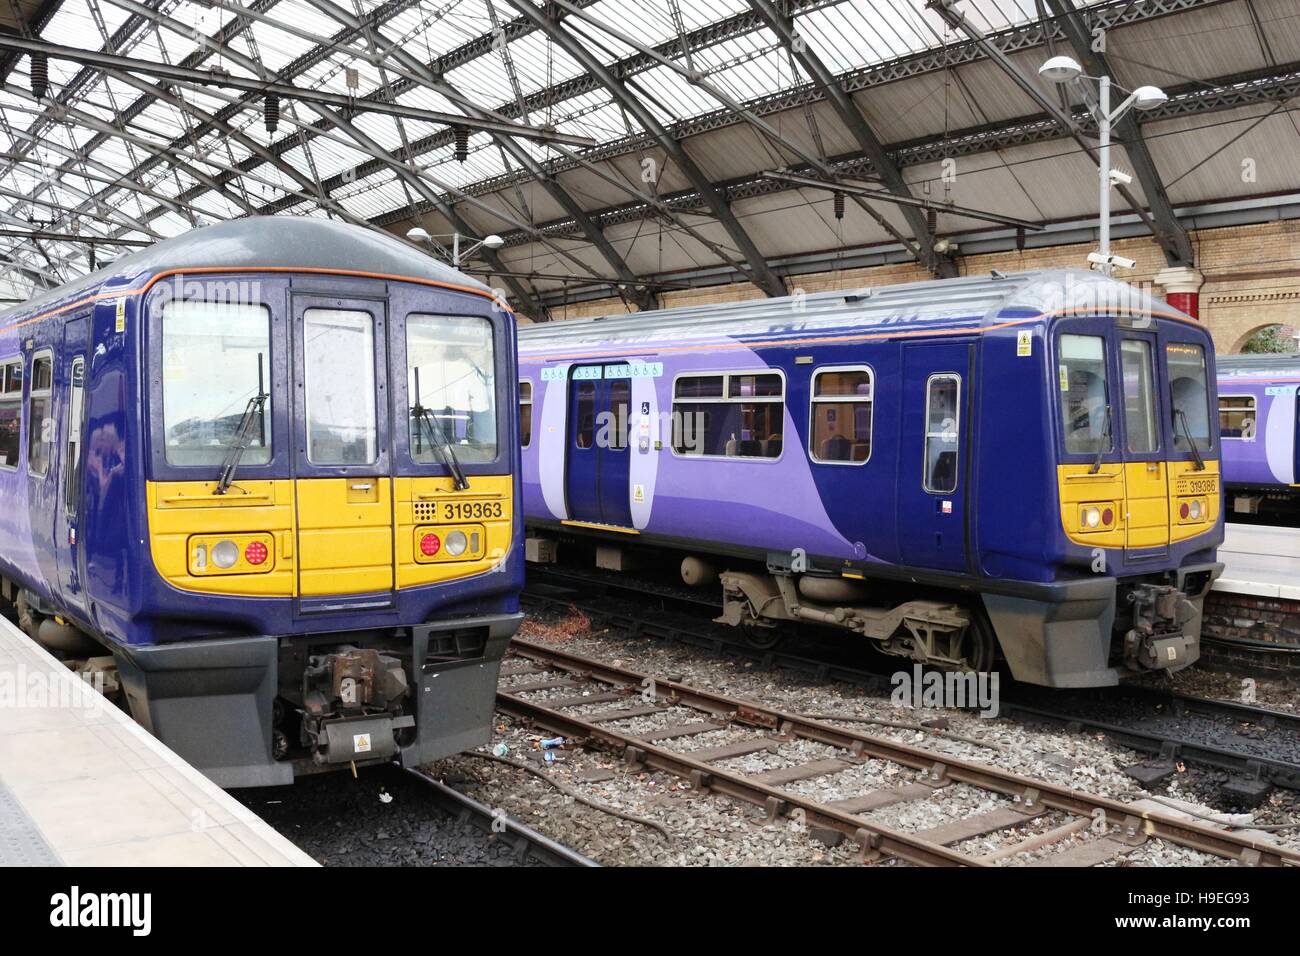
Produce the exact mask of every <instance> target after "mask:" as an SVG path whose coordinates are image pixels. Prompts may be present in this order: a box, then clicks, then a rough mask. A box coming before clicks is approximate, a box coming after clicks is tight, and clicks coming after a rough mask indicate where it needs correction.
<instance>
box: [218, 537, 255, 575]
mask: <svg viewBox="0 0 1300 956" xmlns="http://www.w3.org/2000/svg"><path fill="white" fill-rule="evenodd" d="M263 560H265V559H263ZM238 561H239V545H237V544H235V542H233V541H230V540H226V541H218V542H217V543H216V544H214V545H213V546H212V563H213V564H215V565H216V566H217V567H219V568H221V570H223V571H226V570H229V569H230V568H233V567H234V566H235V564H236V563H238Z"/></svg>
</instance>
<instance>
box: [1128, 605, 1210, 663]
mask: <svg viewBox="0 0 1300 956" xmlns="http://www.w3.org/2000/svg"><path fill="white" fill-rule="evenodd" d="M1128 600H1129V603H1130V604H1131V605H1132V609H1133V610H1132V613H1133V626H1132V627H1131V628H1130V629H1129V630H1128V632H1127V633H1126V634H1125V635H1124V663H1125V665H1126V666H1127V667H1128V668H1129V669H1131V670H1181V669H1182V668H1184V667H1186V666H1187V665H1188V664H1190V663H1192V662H1193V661H1195V660H1196V657H1197V656H1198V654H1197V653H1196V652H1198V651H1199V641H1198V640H1197V636H1196V634H1195V632H1192V634H1191V635H1189V634H1188V633H1187V630H1186V625H1187V624H1188V623H1189V622H1191V621H1192V620H1193V619H1195V618H1196V616H1197V613H1198V612H1197V608H1196V605H1195V604H1193V603H1192V602H1191V601H1190V600H1188V599H1187V596H1186V595H1184V594H1183V592H1182V591H1180V590H1179V589H1178V588H1175V587H1171V586H1169V585H1163V584H1139V585H1135V586H1134V587H1133V588H1132V589H1131V590H1130V591H1129V592H1128Z"/></svg>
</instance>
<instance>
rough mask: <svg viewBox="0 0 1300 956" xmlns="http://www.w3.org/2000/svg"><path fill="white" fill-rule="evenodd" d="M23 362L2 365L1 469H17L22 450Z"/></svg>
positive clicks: (0, 376) (0, 388) (0, 375)
mask: <svg viewBox="0 0 1300 956" xmlns="http://www.w3.org/2000/svg"><path fill="white" fill-rule="evenodd" d="M22 430H23V360H22V359H14V360H13V361H11V362H4V363H2V364H0V468H17V467H18V453H19V450H20V449H21V448H22Z"/></svg>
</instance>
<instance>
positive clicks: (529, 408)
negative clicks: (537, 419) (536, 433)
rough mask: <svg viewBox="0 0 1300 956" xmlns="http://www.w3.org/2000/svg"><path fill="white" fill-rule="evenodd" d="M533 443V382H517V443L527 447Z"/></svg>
mask: <svg viewBox="0 0 1300 956" xmlns="http://www.w3.org/2000/svg"><path fill="white" fill-rule="evenodd" d="M532 443H533V383H532V382H520V383H519V445H520V447H521V448H527V447H528V446H529V445H531V444H532Z"/></svg>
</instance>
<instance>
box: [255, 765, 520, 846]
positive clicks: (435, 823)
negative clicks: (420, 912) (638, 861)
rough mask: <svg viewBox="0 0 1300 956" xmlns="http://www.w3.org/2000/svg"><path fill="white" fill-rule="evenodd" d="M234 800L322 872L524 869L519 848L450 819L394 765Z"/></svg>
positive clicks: (266, 789) (260, 791)
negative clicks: (394, 868)
mask: <svg viewBox="0 0 1300 956" xmlns="http://www.w3.org/2000/svg"><path fill="white" fill-rule="evenodd" d="M231 794H232V795H233V796H234V797H235V798H236V799H237V800H239V801H240V802H241V803H243V804H244V805H245V806H246V807H248V808H249V809H250V810H252V811H253V812H254V813H256V814H257V815H258V816H260V817H261V818H262V819H263V820H265V821H266V822H267V823H269V824H270V825H271V826H273V827H274V828H275V829H276V830H278V831H279V832H280V833H281V834H282V835H283V836H285V837H287V838H288V839H289V840H290V841H292V842H293V843H294V845H296V846H297V847H298V848H299V849H300V850H302V851H303V852H304V853H306V854H308V855H309V856H311V857H312V858H313V859H314V860H316V862H317V863H320V864H321V865H322V866H513V865H516V863H517V861H516V856H515V851H514V850H513V849H512V848H510V847H508V846H506V845H505V844H504V843H501V842H500V841H498V840H496V839H495V837H493V836H492V835H490V834H488V833H484V832H483V831H481V830H478V829H476V828H474V827H473V826H472V825H469V824H462V823H460V822H458V821H457V820H455V819H453V818H452V817H450V816H448V815H447V814H446V813H445V812H443V811H442V810H441V809H440V808H439V807H438V806H437V805H436V804H435V803H434V802H433V800H432V798H431V797H430V795H429V791H428V789H427V788H426V787H424V786H423V785H421V784H420V782H419V781H417V780H413V779H411V778H410V777H409V776H407V775H405V774H403V773H402V772H400V771H398V770H395V769H393V768H390V767H365V768H361V769H360V770H359V771H358V775H357V778H356V779H354V778H353V777H352V775H351V774H350V773H345V772H338V773H326V774H318V775H315V776H310V777H305V778H300V779H299V780H298V781H297V782H295V783H294V785H293V786H292V787H259V788H253V789H248V790H232V791H231ZM384 797H389V798H391V799H390V800H388V801H387V802H385V800H384ZM525 865H527V866H537V865H540V864H538V863H537V862H536V861H535V860H532V859H529V860H528V861H527V862H526V863H525Z"/></svg>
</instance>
